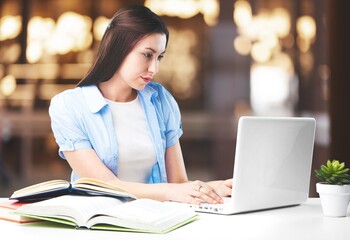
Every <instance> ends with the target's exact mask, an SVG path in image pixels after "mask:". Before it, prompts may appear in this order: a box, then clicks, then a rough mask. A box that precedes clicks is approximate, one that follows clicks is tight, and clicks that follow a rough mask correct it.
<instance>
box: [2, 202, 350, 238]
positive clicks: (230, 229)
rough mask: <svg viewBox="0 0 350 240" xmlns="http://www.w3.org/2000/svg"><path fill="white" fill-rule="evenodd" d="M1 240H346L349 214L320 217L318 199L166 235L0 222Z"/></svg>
mask: <svg viewBox="0 0 350 240" xmlns="http://www.w3.org/2000/svg"><path fill="white" fill-rule="evenodd" d="M0 232H1V238H2V237H5V236H6V237H7V238H8V239H11V240H12V239H13V240H23V239H26V240H41V239H43V240H47V239H50V240H55V239H59V240H63V239H84V240H90V239H103V240H108V239H113V240H115V239H133V240H134V239H152V240H157V239H167V240H176V239H181V240H185V239H191V240H197V239H198V240H203V239H210V240H214V239H218V240H219V239H230V240H236V239H239V240H240V239H244V240H248V239H259V240H260V239H268V240H274V239H278V240H289V239H291V240H304V239H307V240H311V239H317V240H323V239H324V240H329V239H334V240H349V239H350V214H348V217H345V218H329V217H324V216H323V215H322V209H321V205H320V200H319V199H315V198H314V199H309V200H308V202H307V203H305V204H302V205H300V206H295V207H288V208H282V209H275V210H269V211H260V212H254V213H246V214H238V215H230V216H221V215H214V214H200V219H199V220H197V221H195V222H192V223H190V224H188V225H186V226H183V227H181V228H179V229H176V230H174V231H172V232H170V233H167V234H162V235H158V234H141V233H127V232H112V231H90V230H76V229H72V228H71V227H66V226H64V225H57V224H52V223H46V222H41V223H29V224H22V225H21V224H16V223H12V222H6V221H2V220H0Z"/></svg>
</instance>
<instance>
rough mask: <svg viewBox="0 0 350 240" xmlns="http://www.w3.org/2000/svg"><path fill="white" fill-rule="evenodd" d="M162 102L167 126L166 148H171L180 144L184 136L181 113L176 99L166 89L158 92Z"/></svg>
mask: <svg viewBox="0 0 350 240" xmlns="http://www.w3.org/2000/svg"><path fill="white" fill-rule="evenodd" d="M158 94H159V97H160V99H161V102H162V111H163V117H164V124H165V128H166V131H165V137H166V147H171V146H173V145H174V144H175V143H177V142H178V140H179V138H180V137H181V136H182V134H183V130H182V122H181V112H180V109H179V106H178V104H177V102H176V100H175V99H174V97H173V96H172V95H171V94H170V93H169V92H168V91H167V90H166V89H165V88H162V91H160V92H158Z"/></svg>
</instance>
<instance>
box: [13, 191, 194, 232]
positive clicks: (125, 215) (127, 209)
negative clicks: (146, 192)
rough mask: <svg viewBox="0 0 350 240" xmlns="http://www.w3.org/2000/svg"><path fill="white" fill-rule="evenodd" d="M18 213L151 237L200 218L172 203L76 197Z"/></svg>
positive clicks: (64, 197)
mask: <svg viewBox="0 0 350 240" xmlns="http://www.w3.org/2000/svg"><path fill="white" fill-rule="evenodd" d="M14 213H15V214H19V215H21V216H26V217H32V218H38V219H42V220H47V221H53V222H58V223H62V224H68V225H72V226H75V227H76V228H88V229H100V230H115V231H133V232H148V233H166V232H169V231H171V230H173V229H176V228H178V227H180V226H182V225H185V224H187V223H189V222H191V221H193V220H195V219H196V218H197V214H196V213H195V212H194V211H193V210H192V209H191V208H188V207H185V206H184V205H179V204H176V203H171V202H159V201H155V200H150V199H137V200H133V201H129V202H124V201H123V200H121V199H117V198H110V197H103V196H73V195H65V196H60V197H56V198H52V199H48V200H44V201H41V202H36V203H31V204H26V205H24V206H22V207H21V208H19V209H17V210H16V211H15V212H14Z"/></svg>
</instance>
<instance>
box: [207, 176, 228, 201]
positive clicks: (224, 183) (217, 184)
mask: <svg viewBox="0 0 350 240" xmlns="http://www.w3.org/2000/svg"><path fill="white" fill-rule="evenodd" d="M207 184H208V185H210V186H211V187H212V188H213V189H215V191H216V192H217V193H218V194H219V195H220V196H221V197H230V196H231V192H232V178H230V179H226V180H218V181H211V182H207Z"/></svg>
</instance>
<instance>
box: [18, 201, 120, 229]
mask: <svg viewBox="0 0 350 240" xmlns="http://www.w3.org/2000/svg"><path fill="white" fill-rule="evenodd" d="M122 203H123V201H121V200H119V199H116V198H110V197H99V196H96V197H91V196H90V197H86V196H72V195H64V196H60V197H56V198H52V199H49V200H45V201H41V202H36V203H33V204H27V205H25V206H23V207H21V208H20V209H18V213H25V214H29V215H38V216H44V217H54V218H62V219H66V220H70V221H72V222H75V223H76V224H77V226H79V227H84V226H85V225H86V222H87V221H88V219H90V218H91V217H92V216H94V215H96V214H98V213H100V212H101V211H102V210H103V209H105V208H106V207H108V208H110V207H115V206H118V205H120V204H122Z"/></svg>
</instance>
